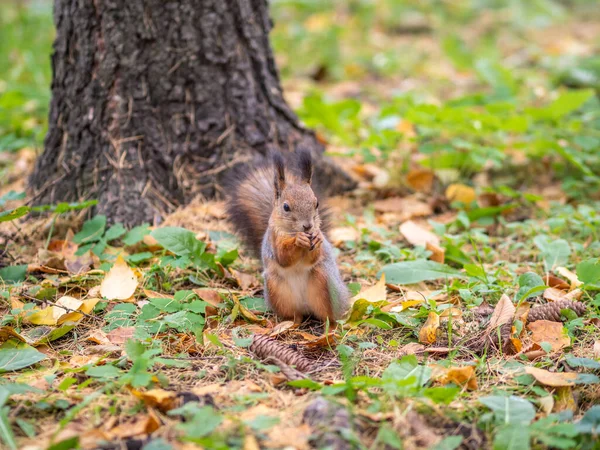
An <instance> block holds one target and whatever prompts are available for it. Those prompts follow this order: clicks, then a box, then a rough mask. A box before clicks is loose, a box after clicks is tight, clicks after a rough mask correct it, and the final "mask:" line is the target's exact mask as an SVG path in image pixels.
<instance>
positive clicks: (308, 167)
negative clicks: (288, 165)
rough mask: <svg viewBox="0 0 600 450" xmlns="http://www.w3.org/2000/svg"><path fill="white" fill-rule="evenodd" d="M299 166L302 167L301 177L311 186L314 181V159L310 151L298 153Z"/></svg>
mask: <svg viewBox="0 0 600 450" xmlns="http://www.w3.org/2000/svg"><path fill="white" fill-rule="evenodd" d="M298 166H299V167H300V176H301V177H302V181H304V182H306V183H308V184H310V182H311V180H312V171H313V170H312V157H311V155H310V151H309V150H305V149H303V150H300V151H298Z"/></svg>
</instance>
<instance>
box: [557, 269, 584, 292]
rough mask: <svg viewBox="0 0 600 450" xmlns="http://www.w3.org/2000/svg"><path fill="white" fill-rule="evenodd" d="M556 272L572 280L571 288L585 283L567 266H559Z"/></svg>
mask: <svg viewBox="0 0 600 450" xmlns="http://www.w3.org/2000/svg"><path fill="white" fill-rule="evenodd" d="M556 272H557V273H558V274H559V275H562V276H563V277H565V278H566V279H567V280H569V281H570V282H571V289H575V288H578V287H579V286H581V285H582V284H583V283H582V282H581V281H579V278H577V275H576V274H574V273H573V272H571V271H570V270H569V269H567V268H566V267H557V268H556Z"/></svg>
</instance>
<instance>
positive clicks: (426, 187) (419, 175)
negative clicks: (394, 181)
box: [406, 169, 435, 193]
mask: <svg viewBox="0 0 600 450" xmlns="http://www.w3.org/2000/svg"><path fill="white" fill-rule="evenodd" d="M434 179H435V174H434V173H433V171H431V170H429V169H413V170H411V171H410V172H408V174H407V175H406V184H408V186H410V187H411V188H412V189H414V190H415V191H418V192H425V193H429V192H431V190H432V188H433V181H434Z"/></svg>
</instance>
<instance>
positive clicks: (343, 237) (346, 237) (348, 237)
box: [328, 227, 360, 247]
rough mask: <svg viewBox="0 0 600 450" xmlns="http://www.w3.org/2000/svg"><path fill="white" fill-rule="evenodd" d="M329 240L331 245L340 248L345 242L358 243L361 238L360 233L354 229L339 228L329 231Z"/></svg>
mask: <svg viewBox="0 0 600 450" xmlns="http://www.w3.org/2000/svg"><path fill="white" fill-rule="evenodd" d="M328 234H329V240H330V241H331V243H332V244H333V245H334V246H336V247H339V246H340V245H342V244H343V243H345V242H356V241H357V240H358V239H359V238H360V234H359V232H358V231H357V230H356V229H355V228H352V227H338V228H334V229H333V230H331V231H329V233H328Z"/></svg>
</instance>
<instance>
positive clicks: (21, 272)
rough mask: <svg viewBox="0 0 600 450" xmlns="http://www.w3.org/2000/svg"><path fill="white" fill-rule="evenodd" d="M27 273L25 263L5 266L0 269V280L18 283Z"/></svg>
mask: <svg viewBox="0 0 600 450" xmlns="http://www.w3.org/2000/svg"><path fill="white" fill-rule="evenodd" d="M26 275H27V264H21V265H18V266H7V267H3V268H2V269H0V280H2V281H4V282H5V283H18V282H20V281H23V280H24V279H25V276H26Z"/></svg>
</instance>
